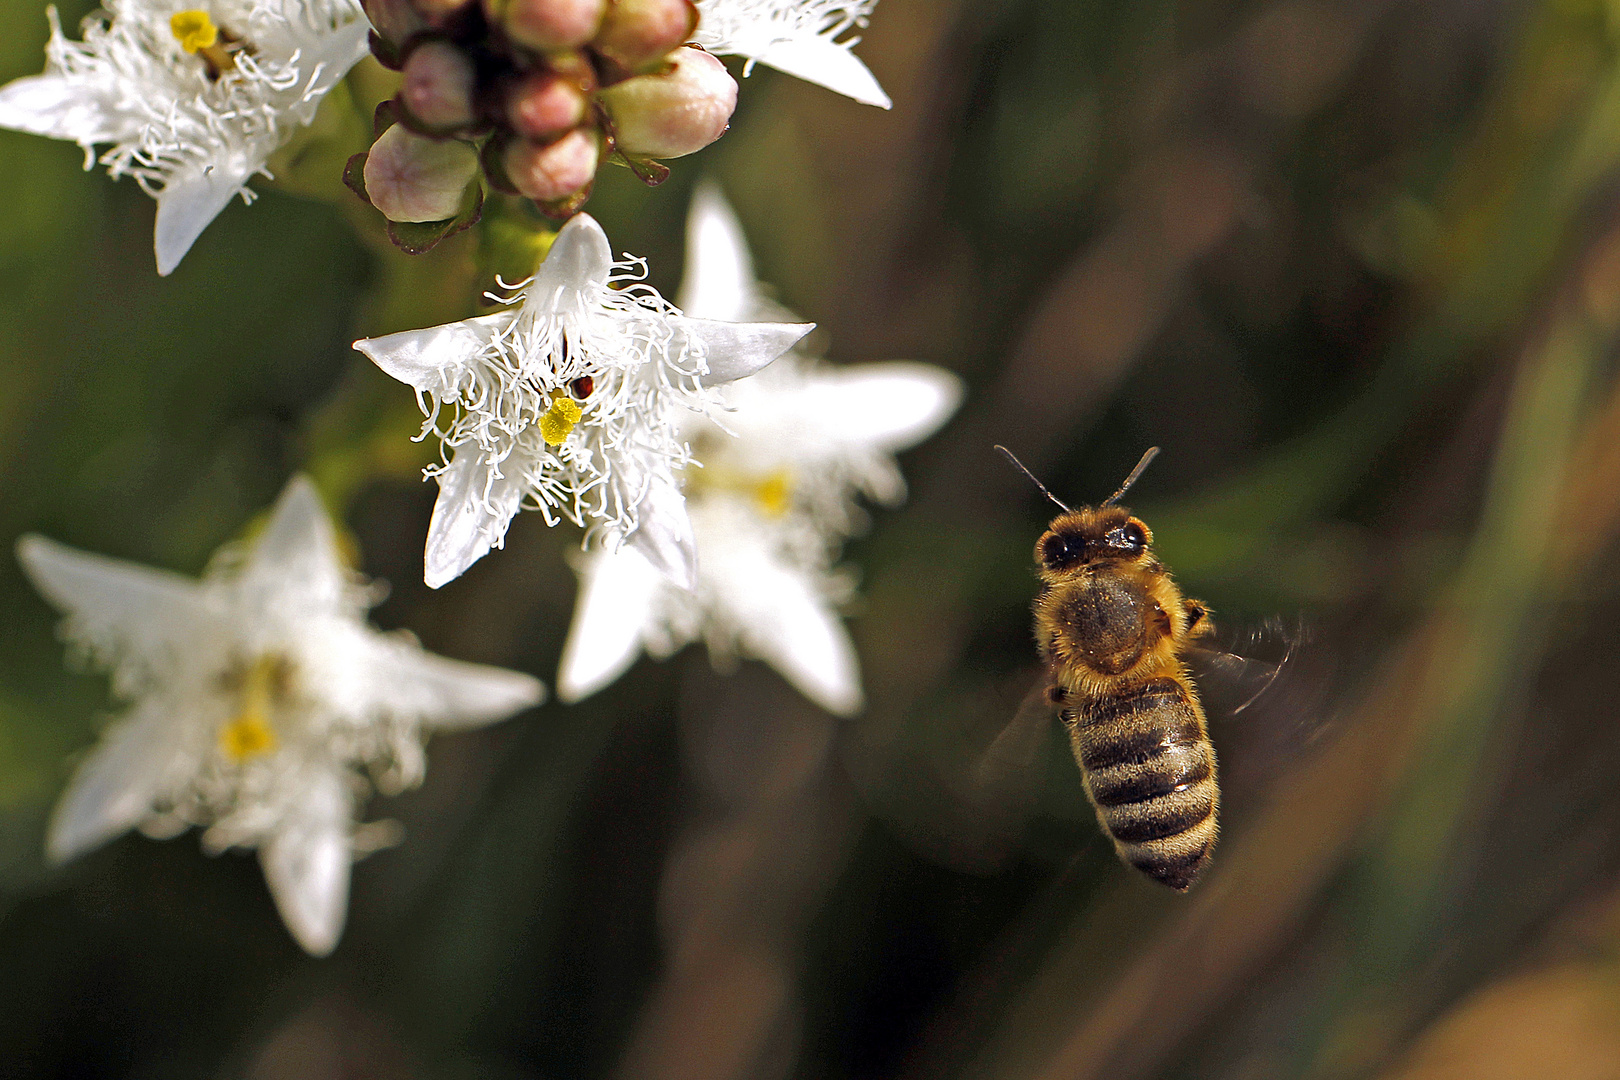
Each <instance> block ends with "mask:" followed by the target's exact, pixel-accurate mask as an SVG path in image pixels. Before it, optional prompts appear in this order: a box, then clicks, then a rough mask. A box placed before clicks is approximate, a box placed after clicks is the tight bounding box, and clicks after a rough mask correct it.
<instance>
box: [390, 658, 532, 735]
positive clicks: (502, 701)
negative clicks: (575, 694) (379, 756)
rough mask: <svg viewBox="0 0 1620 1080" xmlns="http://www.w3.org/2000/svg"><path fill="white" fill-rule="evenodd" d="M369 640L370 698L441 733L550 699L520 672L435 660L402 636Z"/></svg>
mask: <svg viewBox="0 0 1620 1080" xmlns="http://www.w3.org/2000/svg"><path fill="white" fill-rule="evenodd" d="M370 640H371V641H372V642H374V645H373V647H372V649H371V650H369V651H370V654H371V655H370V656H368V657H367V660H368V664H367V667H368V670H367V672H366V677H367V680H368V683H369V684H370V685H369V689H370V691H371V693H370V697H371V700H372V701H374V702H376V703H378V704H380V705H381V706H382V707H383V708H385V709H387V710H388V711H389V712H390V713H392V714H393V715H395V716H409V717H413V718H416V719H419V720H420V721H421V722H422V724H423V725H424V726H425V727H430V728H433V729H434V730H437V731H452V730H462V729H466V728H475V727H482V726H483V725H484V724H492V723H494V722H495V721H497V720H505V719H506V718H507V717H509V716H512V715H513V714H515V713H519V712H522V711H523V710H524V709H528V708H532V707H533V706H535V705H538V704H540V703H541V702H542V701H544V700H545V698H546V688H545V687H544V686H543V685H541V682H540V680H539V679H536V678H535V677H534V676H532V675H525V674H524V673H523V672H521V671H508V670H507V669H506V668H498V667H490V666H489V665H487V664H469V663H466V662H465V661H461V660H451V659H448V658H446V657H443V656H435V655H434V654H432V653H430V652H425V651H423V650H422V649H421V648H419V647H418V646H416V645H415V644H414V643H412V642H409V641H406V640H402V639H399V638H378V637H376V636H374V635H372V636H370Z"/></svg>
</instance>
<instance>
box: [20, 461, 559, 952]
mask: <svg viewBox="0 0 1620 1080" xmlns="http://www.w3.org/2000/svg"><path fill="white" fill-rule="evenodd" d="M17 555H18V558H19V560H20V561H21V562H22V565H23V569H24V570H25V571H26V572H27V573H28V576H29V577H30V578H31V579H32V580H33V582H34V584H35V585H36V586H37V587H38V588H39V590H40V592H41V593H43V594H44V595H45V597H46V599H48V600H49V601H51V603H53V604H55V605H56V606H57V607H59V608H61V609H62V610H63V611H64V612H65V613H66V615H67V618H66V621H65V625H64V630H65V633H66V635H67V637H68V638H70V639H71V640H72V641H73V642H74V643H75V644H77V645H79V646H81V647H82V648H83V649H84V650H85V651H86V652H87V653H88V654H89V655H90V656H91V657H92V658H94V659H95V660H97V661H99V662H100V663H102V664H103V665H104V666H106V667H108V668H110V669H111V670H112V672H113V686H114V689H115V690H116V691H117V692H118V693H119V694H120V695H122V696H124V697H126V698H128V699H129V700H130V707H129V709H128V711H127V712H125V713H124V715H122V716H121V717H119V718H118V719H116V720H115V721H113V723H112V724H111V725H110V726H109V727H108V728H107V731H106V733H105V734H104V735H103V736H102V739H101V742H100V744H99V745H98V746H97V747H96V748H95V749H94V750H93V751H91V753H90V754H89V756H88V757H87V758H86V759H85V760H84V762H83V764H82V765H80V766H79V769H78V771H77V772H76V773H74V776H73V779H72V781H71V782H70V783H69V784H68V788H67V791H66V792H65V793H64V794H63V795H62V798H61V801H60V802H58V803H57V806H56V810H55V813H54V814H53V815H52V819H51V824H50V829H49V832H48V835H47V838H46V848H47V851H48V852H49V854H50V856H51V857H52V859H55V860H63V859H68V858H72V857H73V856H75V855H78V854H79V853H81V852H84V851H88V850H89V849H91V848H93V847H96V846H97V845H99V844H101V843H103V842H105V841H107V840H110V839H112V838H113V837H115V836H117V835H118V834H120V833H122V832H125V831H126V830H128V829H130V828H140V829H142V830H143V831H145V832H147V833H149V834H151V835H154V836H168V835H173V834H174V833H176V832H178V831H181V830H182V829H184V828H185V827H187V826H190V825H196V826H201V827H203V828H204V829H205V831H204V833H203V845H204V847H205V848H206V849H207V850H209V851H211V852H217V851H223V850H224V849H226V848H230V847H248V848H257V849H258V852H259V861H260V862H261V863H262V864H263V866H264V873H265V878H266V880H267V881H268V882H269V884H270V891H271V894H272V895H273V896H274V897H275V901H276V905H277V907H278V908H279V909H280V911H281V915H282V918H283V920H284V921H285V922H286V924H287V927H288V929H289V930H290V931H292V934H293V936H294V937H295V938H297V939H298V942H299V944H301V945H303V946H304V948H306V949H308V950H309V951H310V952H312V953H316V954H324V953H327V952H330V951H331V950H332V948H333V947H334V946H335V945H336V944H337V939H338V935H339V934H340V933H341V931H342V928H343V921H344V915H345V911H346V908H347V900H348V885H349V865H350V863H352V862H353V860H354V859H355V857H356V856H357V855H358V854H360V853H362V851H363V850H364V849H363V845H362V844H361V842H360V841H359V840H357V837H356V828H357V827H356V821H355V819H356V816H357V814H358V813H359V811H360V809H361V802H360V797H361V795H363V793H364V792H365V790H366V787H367V784H368V780H367V779H366V778H367V777H370V778H371V780H372V781H374V782H375V784H376V785H377V786H378V787H379V788H381V789H382V790H384V791H387V792H395V791H399V790H402V789H404V788H407V787H410V786H412V785H414V784H416V783H418V782H420V781H421V779H422V772H423V769H424V767H425V765H424V758H423V747H422V742H423V739H424V736H425V733H426V732H427V731H429V730H432V729H434V728H446V727H448V728H457V727H470V726H476V725H478V724H485V723H489V722H491V721H494V720H499V719H502V718H504V717H506V716H509V715H511V714H512V713H514V712H517V711H518V710H520V709H523V708H526V707H527V706H529V705H533V704H534V703H536V702H537V701H539V700H540V697H541V687H540V684H539V683H538V682H536V681H535V680H534V679H532V678H530V677H529V676H527V675H522V674H519V673H517V672H514V671H505V670H502V669H500V668H491V667H482V666H479V665H474V664H464V663H460V662H458V661H454V660H446V659H444V658H442V657H438V656H434V655H432V654H431V653H427V652H424V651H423V650H422V649H421V648H420V647H419V646H418V645H416V644H415V642H414V641H413V640H411V639H409V638H405V637H400V636H396V635H392V634H383V633H379V632H377V631H375V630H373V629H371V628H370V627H369V626H367V625H366V622H365V619H364V612H365V608H366V605H367V603H369V602H370V597H371V596H373V595H374V594H372V593H371V592H370V591H369V590H367V589H365V588H364V587H363V585H362V583H361V582H359V581H358V580H357V579H356V578H355V577H354V576H353V575H352V574H351V573H350V572H349V571H348V570H347V569H346V568H345V566H344V564H343V562H342V560H341V559H340V557H339V555H338V543H337V538H336V536H335V535H334V531H333V529H332V524H331V522H330V520H329V519H328V518H327V516H326V511H325V509H324V508H323V507H322V506H321V502H320V498H319V496H317V495H316V493H315V489H314V487H313V486H312V485H311V484H310V483H309V481H308V480H305V479H297V480H294V481H293V482H292V483H291V484H290V485H288V488H287V491H286V492H285V494H283V495H282V497H281V500H280V501H279V502H278V503H277V504H276V507H275V510H274V511H273V512H272V513H271V515H270V520H269V523H268V524H267V525H266V526H265V527H264V530H263V531H262V533H261V534H260V535H259V537H258V539H257V540H256V541H255V543H254V544H253V545H252V547H251V548H249V549H246V550H242V549H235V550H230V551H226V552H223V553H222V554H221V556H219V557H216V559H215V562H214V565H213V568H212V569H210V571H209V572H208V574H207V575H206V576H204V577H203V578H202V580H200V581H195V580H192V579H189V578H183V577H180V576H178V575H175V574H169V573H166V572H164V571H160V570H151V569H148V568H146V567H144V566H136V565H133V564H131V563H124V562H119V561H117V560H114V559H107V558H103V557H101V556H98V555H90V554H87V553H85V552H81V551H75V550H73V549H72V548H68V547H63V546H62V545H60V544H56V543H53V542H52V541H49V540H46V539H44V538H43V537H39V536H25V537H23V538H22V540H20V541H19V542H18V545H17Z"/></svg>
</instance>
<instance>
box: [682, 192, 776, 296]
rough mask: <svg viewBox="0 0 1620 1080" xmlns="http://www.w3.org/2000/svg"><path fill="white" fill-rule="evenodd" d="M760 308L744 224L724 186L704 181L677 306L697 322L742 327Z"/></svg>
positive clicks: (692, 214) (690, 221)
mask: <svg viewBox="0 0 1620 1080" xmlns="http://www.w3.org/2000/svg"><path fill="white" fill-rule="evenodd" d="M758 302H759V286H758V284H757V283H756V282H755V280H754V259H753V256H751V255H750V254H749V252H748V241H747V240H746V239H744V237H743V231H742V223H741V222H739V221H738V220H737V214H736V212H735V211H733V210H732V209H731V204H730V203H728V202H727V201H726V197H725V195H723V194H722V193H721V191H720V186H719V185H718V184H716V183H715V182H714V181H712V180H704V181H702V182H701V183H699V184H698V186H697V190H695V191H694V192H693V193H692V208H691V209H690V210H689V211H687V215H686V269H685V270H684V271H683V272H682V274H681V291H680V295H679V296H678V297H676V300H675V303H676V306H678V307H679V308H680V309H681V310H682V311H683V312H685V313H686V314H687V315H688V316H689V317H691V318H694V319H718V320H720V321H721V322H741V321H742V320H743V319H746V318H748V317H749V316H750V315H752V314H753V309H754V306H755V305H756V304H757V303H758Z"/></svg>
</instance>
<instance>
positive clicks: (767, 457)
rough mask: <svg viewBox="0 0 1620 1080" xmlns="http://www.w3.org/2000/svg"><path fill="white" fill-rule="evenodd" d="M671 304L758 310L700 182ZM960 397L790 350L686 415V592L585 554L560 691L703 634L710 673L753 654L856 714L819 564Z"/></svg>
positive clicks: (917, 378)
mask: <svg viewBox="0 0 1620 1080" xmlns="http://www.w3.org/2000/svg"><path fill="white" fill-rule="evenodd" d="M681 299H682V300H683V301H684V302H685V306H686V308H687V310H689V311H692V312H696V313H701V314H704V315H709V316H715V317H721V318H728V319H738V318H748V317H757V316H759V315H760V314H761V313H762V312H764V311H768V310H770V309H771V305H770V304H769V303H768V302H766V301H764V300H763V299H762V298H761V297H760V295H759V289H758V286H757V285H756V284H755V281H754V275H753V268H752V266H751V265H750V260H749V257H748V250H747V248H746V246H745V244H744V241H743V237H742V233H741V230H740V228H739V226H738V224H737V221H736V218H735V217H734V216H733V214H732V213H731V209H730V208H729V207H728V206H727V205H726V204H725V201H724V200H723V199H722V198H721V196H720V195H719V193H718V192H717V191H715V190H714V189H713V188H707V187H705V188H700V190H699V192H698V195H697V198H696V199H695V200H694V204H693V208H692V214H691V218H690V221H689V223H688V229H687V269H686V276H685V279H684V281H683V282H682V287H681ZM961 392H962V391H961V384H960V382H959V381H958V380H957V378H956V377H955V376H954V375H951V374H950V373H949V372H946V371H942V370H940V369H939V368H936V367H932V366H929V365H927V364H909V363H889V364H864V365H860V366H856V367H833V366H830V365H823V364H820V363H817V362H814V361H811V360H808V359H805V358H803V357H800V356H798V355H796V354H793V353H790V354H789V355H787V356H785V357H783V358H782V359H781V360H778V361H777V362H776V363H775V364H773V365H771V367H770V368H768V369H766V370H765V371H763V372H761V373H760V374H758V375H756V376H755V377H754V378H752V379H748V380H746V381H745V382H739V383H736V384H734V385H732V386H729V387H727V388H726V391H725V397H726V402H727V404H728V405H730V406H731V408H732V411H729V412H726V413H723V414H720V415H719V416H718V417H717V418H716V419H715V420H709V419H706V418H702V417H698V418H695V419H694V421H693V423H692V429H691V432H690V433H691V437H692V438H693V440H694V442H695V443H696V448H695V451H694V453H695V456H696V457H697V458H698V459H699V461H701V463H702V467H701V468H699V467H695V466H694V467H693V468H689V469H687V470H686V472H685V474H684V479H685V480H686V485H687V486H686V495H687V498H688V502H689V508H690V513H691V519H692V525H693V529H694V532H695V535H696V542H697V549H698V555H699V561H698V579H697V583H696V586H695V587H694V588H693V589H692V590H691V591H690V592H687V591H682V590H677V589H674V588H671V587H670V586H669V584H668V583H667V582H666V581H664V580H662V579H661V578H660V577H659V575H658V574H657V573H656V572H654V571H653V569H652V568H651V567H650V566H649V565H648V564H647V563H646V561H645V560H644V559H642V558H641V557H640V555H639V553H638V552H635V551H631V550H622V551H619V552H617V553H612V552H594V553H591V554H590V555H588V556H586V557H585V558H584V559H583V560H581V564H580V568H579V570H580V593H579V598H578V600H577V602H576V604H575V608H574V623H573V627H572V628H571V630H570V631H569V637H568V642H567V644H566V645H565V646H564V649H563V657H562V663H561V667H560V670H559V673H558V676H557V692H558V696H559V697H561V698H562V699H563V700H564V701H577V700H579V699H580V698H583V697H585V696H587V695H589V694H592V693H595V692H596V691H597V690H599V689H601V688H602V687H604V686H606V685H607V684H608V683H610V682H612V681H613V680H614V679H616V678H618V676H619V675H620V674H622V673H623V672H624V671H625V670H626V669H627V668H628V667H629V666H630V665H631V664H632V663H633V662H634V661H635V658H636V656H637V655H638V654H639V653H640V652H641V651H642V650H643V649H645V650H646V651H647V652H649V653H650V654H652V655H653V656H656V657H660V658H661V657H666V656H669V655H670V654H672V653H674V652H675V651H676V650H678V649H680V648H681V647H682V646H684V645H685V644H687V643H688V642H691V641H696V640H698V639H700V638H701V639H703V640H704V641H705V642H706V643H707V645H708V647H709V651H710V655H711V656H712V657H714V658H715V659H716V660H717V661H719V662H720V663H721V664H725V663H726V662H727V661H728V660H729V659H730V658H732V657H735V656H737V655H739V654H740V655H745V656H752V657H757V658H759V659H761V660H764V661H766V662H767V663H769V664H771V665H772V666H773V667H775V668H776V669H777V670H778V671H780V672H781V673H782V675H783V676H784V677H785V678H786V679H787V680H788V681H789V682H791V683H792V684H793V685H794V686H796V687H798V689H799V690H800V691H801V692H802V693H804V695H805V696H806V697H808V698H810V699H811V700H813V701H815V702H816V703H817V704H819V705H821V706H822V707H823V708H825V709H827V710H828V711H829V712H832V713H836V714H839V715H850V714H852V713H854V712H856V711H858V710H859V709H860V707H861V702H862V693H861V684H860V674H859V670H858V664H857V662H856V657H855V649H854V646H853V644H852V643H851V642H850V639H849V635H848V633H847V632H846V631H845V629H844V625H843V622H842V621H841V620H840V618H839V616H838V608H839V606H840V604H842V603H843V602H845V601H846V600H847V599H848V598H849V595H850V592H851V582H850V579H849V576H848V575H847V574H844V573H841V572H839V571H838V570H836V569H835V568H834V565H833V564H834V561H835V559H836V557H837V554H838V549H839V547H840V546H841V544H842V542H843V540H844V539H845V538H846V537H847V536H849V535H850V534H851V533H852V532H854V531H856V530H857V529H858V528H859V527H860V526H861V525H862V524H863V523H864V515H863V513H862V512H861V510H860V508H859V506H858V505H857V503H856V496H857V494H864V495H866V496H869V497H871V498H873V499H875V500H877V501H879V502H883V503H891V504H892V503H895V502H898V501H900V499H901V498H903V497H904V494H905V485H904V481H903V480H902V479H901V476H900V473H899V470H898V468H897V467H896V466H895V463H894V457H893V455H894V454H895V452H896V451H899V450H901V449H904V448H905V447H908V446H911V445H912V444H914V443H917V442H919V441H921V440H922V439H924V438H926V437H927V436H928V435H929V434H931V433H932V432H933V431H934V430H935V429H936V428H938V427H939V425H940V424H941V423H943V422H944V421H945V419H946V417H948V416H949V415H950V414H951V413H952V412H953V411H955V409H956V406H957V404H958V403H959V401H960V400H961ZM722 426H723V428H724V429H725V430H721V427H722ZM700 429H701V430H700Z"/></svg>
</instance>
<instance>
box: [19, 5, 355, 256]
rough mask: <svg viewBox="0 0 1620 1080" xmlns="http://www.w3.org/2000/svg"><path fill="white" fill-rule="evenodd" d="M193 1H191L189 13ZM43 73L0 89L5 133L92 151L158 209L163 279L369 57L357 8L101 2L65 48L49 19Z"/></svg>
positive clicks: (88, 156) (90, 158)
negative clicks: (132, 180)
mask: <svg viewBox="0 0 1620 1080" xmlns="http://www.w3.org/2000/svg"><path fill="white" fill-rule="evenodd" d="M191 2H192V0H185V3H191ZM48 17H49V18H50V22H51V39H50V43H49V44H48V45H47V46H46V49H45V56H46V63H45V72H44V74H42V75H33V76H29V77H27V78H22V79H17V80H15V81H13V82H11V83H8V84H7V85H6V86H5V87H3V88H0V127H6V128H12V129H14V130H17V131H27V132H32V133H34V134H37V135H48V136H50V137H52V138H57V139H71V140H72V141H74V142H76V143H78V144H79V145H80V146H82V147H84V150H85V168H87V169H88V168H90V167H91V166H92V165H93V164H94V163H95V161H96V156H95V147H97V146H100V145H104V144H110V148H109V149H107V150H106V151H104V152H103V153H102V154H101V157H100V161H101V163H102V164H104V165H106V166H107V171H108V172H109V173H111V174H112V175H113V176H115V177H117V176H123V175H126V174H127V175H130V176H133V177H135V180H136V182H137V183H138V184H140V185H141V188H142V190H144V191H145V192H146V193H147V194H149V195H151V196H152V197H153V198H155V199H156V200H157V204H158V209H157V230H156V241H155V247H156V251H157V266H158V273H160V274H167V273H169V272H170V271H172V270H173V269H174V268H175V267H176V266H177V265H179V263H180V259H181V257H182V256H184V255H185V253H186V252H187V251H189V250H191V245H192V244H193V243H194V242H195V241H196V239H197V237H198V236H199V235H200V234H201V233H202V231H203V229H205V228H207V227H208V224H209V222H211V221H213V220H214V218H215V217H217V216H218V215H219V212H220V211H221V210H223V209H225V205H226V204H227V203H229V202H230V201H231V198H232V197H233V196H235V195H241V197H242V199H243V201H251V199H252V192H251V191H250V190H249V189H248V188H247V187H246V186H245V185H246V183H247V180H248V178H249V177H251V176H253V175H254V174H255V173H265V174H266V175H268V173H267V172H266V170H265V163H266V162H267V161H268V160H269V158H270V155H271V154H272V153H274V152H275V150H276V149H278V148H279V147H280V146H281V145H282V144H283V143H285V142H286V141H287V139H288V138H290V137H291V135H292V133H293V131H294V130H296V129H297V128H298V127H299V126H301V125H305V124H308V123H309V122H310V121H311V120H312V119H314V116H315V110H316V107H317V106H318V105H319V104H320V102H321V99H322V98H323V97H324V96H325V95H326V93H327V92H328V91H329V90H331V89H332V87H334V86H336V85H337V84H338V83H339V82H340V81H341V80H342V79H343V77H344V76H345V75H346V74H348V71H349V69H350V68H351V67H353V66H354V65H355V63H356V62H357V61H359V60H360V59H361V57H363V56H364V55H365V52H366V33H367V30H368V27H367V25H366V19H365V16H364V15H363V14H362V12H361V10H360V6H359V5H358V4H357V3H355V2H354V0H204V2H203V3H202V4H201V6H194V7H184V6H182V3H181V2H178V0H171V2H168V3H164V2H154V0H107V3H106V5H105V11H104V12H102V13H99V14H96V15H92V16H91V17H90V18H89V19H87V20H86V22H85V25H84V40H83V41H69V40H68V39H67V38H65V37H63V36H62V27H61V25H60V23H59V22H58V20H57V17H56V11H55V9H54V8H53V9H51V10H50V11H49V12H48Z"/></svg>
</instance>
